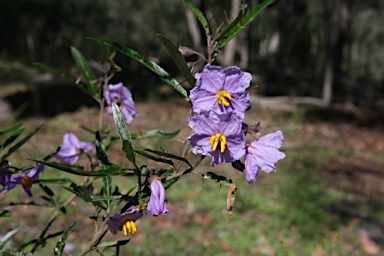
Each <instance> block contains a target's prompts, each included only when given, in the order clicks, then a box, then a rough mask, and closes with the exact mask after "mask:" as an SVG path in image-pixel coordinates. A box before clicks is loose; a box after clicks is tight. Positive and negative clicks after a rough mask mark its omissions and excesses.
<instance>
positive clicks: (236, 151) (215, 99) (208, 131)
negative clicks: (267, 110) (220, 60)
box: [187, 64, 285, 184]
mask: <svg viewBox="0 0 384 256" xmlns="http://www.w3.org/2000/svg"><path fill="white" fill-rule="evenodd" d="M195 77H196V79H197V81H196V86H195V87H194V88H193V89H192V90H191V93H190V99H191V101H192V104H193V107H192V113H193V114H194V116H192V117H189V118H187V120H188V121H189V126H190V127H191V128H192V129H193V130H194V133H193V134H192V135H191V136H189V137H188V138H187V139H188V140H189V141H190V142H191V145H192V151H193V153H195V154H202V155H208V156H210V157H211V158H212V162H211V167H213V166H216V165H217V164H222V163H236V164H237V166H239V165H240V167H239V168H236V169H237V170H242V169H244V168H243V166H244V165H243V164H242V163H241V162H240V161H239V160H240V158H242V157H243V156H244V155H245V171H246V178H247V180H248V182H249V183H250V184H251V183H252V182H253V181H255V180H256V176H257V174H258V170H259V169H260V170H262V171H264V172H271V171H275V170H276V168H275V166H274V164H275V163H276V162H277V161H278V160H280V159H283V158H284V157H285V154H284V153H282V152H280V151H279V150H278V149H279V148H280V146H281V144H282V142H283V140H284V138H283V134H282V132H281V131H277V132H275V133H272V134H268V135H266V136H263V137H261V138H259V139H257V140H255V141H253V142H252V143H249V142H247V141H246V140H245V136H246V134H247V132H248V125H247V124H246V123H244V117H245V111H247V110H248V109H249V108H250V106H251V103H250V100H249V93H248V92H247V91H246V88H248V87H249V85H250V82H251V80H252V76H251V74H249V73H247V72H243V71H241V69H240V68H239V67H235V66H232V67H227V68H224V69H223V68H222V67H219V66H213V65H209V64H208V65H206V66H205V68H204V70H203V71H202V72H201V73H198V74H196V75H195Z"/></svg>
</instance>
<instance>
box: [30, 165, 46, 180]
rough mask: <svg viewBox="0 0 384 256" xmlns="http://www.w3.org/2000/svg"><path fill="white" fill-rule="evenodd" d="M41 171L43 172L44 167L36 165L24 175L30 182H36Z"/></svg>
mask: <svg viewBox="0 0 384 256" xmlns="http://www.w3.org/2000/svg"><path fill="white" fill-rule="evenodd" d="M42 171H44V165H43V164H40V163H37V164H36V166H35V167H33V168H32V169H31V170H29V171H28V172H27V173H26V174H25V175H26V176H28V177H29V178H31V180H32V181H36V180H37V179H38V178H39V174H40V173H41V172H42Z"/></svg>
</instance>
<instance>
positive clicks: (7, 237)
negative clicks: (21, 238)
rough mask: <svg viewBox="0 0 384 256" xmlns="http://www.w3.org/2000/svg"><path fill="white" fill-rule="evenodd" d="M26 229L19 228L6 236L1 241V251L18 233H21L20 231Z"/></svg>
mask: <svg viewBox="0 0 384 256" xmlns="http://www.w3.org/2000/svg"><path fill="white" fill-rule="evenodd" d="M23 228H24V227H18V228H15V229H13V230H11V231H9V232H8V233H7V234H5V235H4V236H3V237H2V238H1V239H0V250H1V249H3V247H4V245H5V244H6V243H7V242H8V241H9V240H11V239H12V237H14V236H15V235H16V234H17V233H19V231H20V230H22V229H23Z"/></svg>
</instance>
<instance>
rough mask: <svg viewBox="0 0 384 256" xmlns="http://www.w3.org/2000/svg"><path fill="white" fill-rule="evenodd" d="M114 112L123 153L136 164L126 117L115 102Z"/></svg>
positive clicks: (113, 103) (113, 105)
mask: <svg viewBox="0 0 384 256" xmlns="http://www.w3.org/2000/svg"><path fill="white" fill-rule="evenodd" d="M112 111H113V119H114V120H115V124H116V127H117V132H118V133H119V136H120V140H121V141H122V142H123V151H124V152H125V155H126V157H127V159H128V160H129V161H131V162H132V163H135V161H136V159H135V158H136V156H135V152H134V150H133V145H132V138H131V135H130V133H129V130H128V127H127V124H126V123H125V120H124V117H123V115H122V114H121V112H120V109H119V107H118V106H117V104H116V103H115V102H112Z"/></svg>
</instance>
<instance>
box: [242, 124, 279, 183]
mask: <svg viewBox="0 0 384 256" xmlns="http://www.w3.org/2000/svg"><path fill="white" fill-rule="evenodd" d="M283 141H284V137H283V133H282V132H281V131H277V132H274V133H270V134H267V135H265V136H263V137H261V138H259V139H258V140H255V141H253V142H252V143H251V144H250V145H249V146H248V147H247V152H246V155H245V173H246V178H247V180H248V183H249V184H252V183H253V182H254V181H255V180H256V176H257V175H258V171H259V170H261V171H263V172H267V173H269V172H272V171H276V167H275V164H276V162H277V161H279V160H281V159H283V158H285V154H284V153H283V152H280V151H279V148H280V147H281V144H282V143H283Z"/></svg>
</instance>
